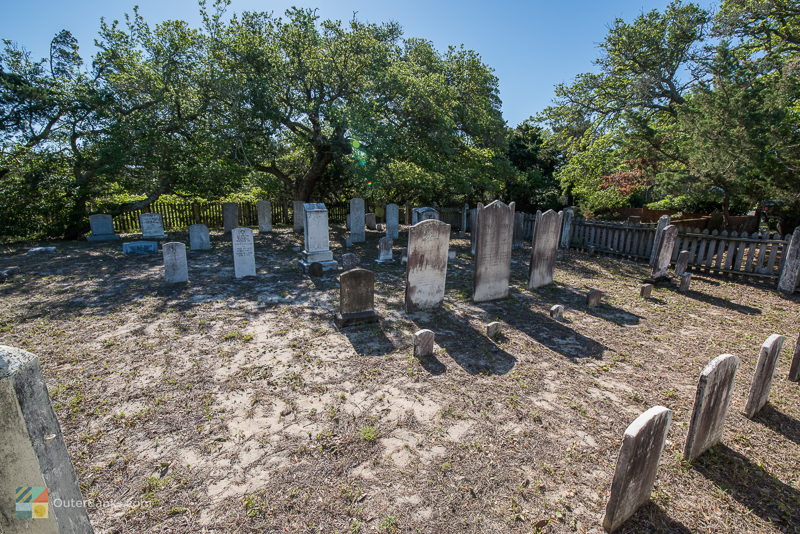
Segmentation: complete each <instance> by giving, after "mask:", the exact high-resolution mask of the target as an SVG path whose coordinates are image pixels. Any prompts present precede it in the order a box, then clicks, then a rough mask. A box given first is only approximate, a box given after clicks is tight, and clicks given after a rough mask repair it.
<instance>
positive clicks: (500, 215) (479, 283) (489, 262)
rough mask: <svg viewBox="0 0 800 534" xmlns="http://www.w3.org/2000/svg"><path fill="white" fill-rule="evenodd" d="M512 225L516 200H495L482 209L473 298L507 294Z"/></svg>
mask: <svg viewBox="0 0 800 534" xmlns="http://www.w3.org/2000/svg"><path fill="white" fill-rule="evenodd" d="M513 226H514V203H513V202H512V203H511V204H508V205H506V204H504V203H503V202H501V201H499V200H495V201H494V202H492V203H491V204H489V205H488V206H486V207H485V208H481V209H480V210H479V212H478V239H477V243H476V246H475V262H474V271H473V281H472V300H473V301H474V302H486V301H489V300H495V299H502V298H505V297H507V296H508V281H509V278H510V276H511V238H512V234H513Z"/></svg>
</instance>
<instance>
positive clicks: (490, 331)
mask: <svg viewBox="0 0 800 534" xmlns="http://www.w3.org/2000/svg"><path fill="white" fill-rule="evenodd" d="M502 328H503V323H501V322H500V321H492V322H491V323H489V324H487V325H486V337H488V338H489V339H494V338H496V337H497V336H498V335H500V333H501V332H502Z"/></svg>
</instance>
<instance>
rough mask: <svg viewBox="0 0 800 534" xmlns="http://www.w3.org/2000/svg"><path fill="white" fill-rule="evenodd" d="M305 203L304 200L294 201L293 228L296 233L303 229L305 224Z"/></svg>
mask: <svg viewBox="0 0 800 534" xmlns="http://www.w3.org/2000/svg"><path fill="white" fill-rule="evenodd" d="M304 205H305V202H303V201H302V200H294V201H292V228H293V229H294V233H296V234H299V233H300V232H302V231H303V225H304V224H305V220H306V218H305V215H303V206H304Z"/></svg>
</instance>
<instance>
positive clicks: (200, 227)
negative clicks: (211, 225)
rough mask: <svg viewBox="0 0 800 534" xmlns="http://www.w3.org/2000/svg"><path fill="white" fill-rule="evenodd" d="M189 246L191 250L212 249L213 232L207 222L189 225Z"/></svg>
mask: <svg viewBox="0 0 800 534" xmlns="http://www.w3.org/2000/svg"><path fill="white" fill-rule="evenodd" d="M189 248H190V249H191V250H211V234H210V233H209V231H208V226H206V225H205V224H193V225H191V226H189Z"/></svg>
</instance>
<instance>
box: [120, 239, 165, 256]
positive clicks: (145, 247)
mask: <svg viewBox="0 0 800 534" xmlns="http://www.w3.org/2000/svg"><path fill="white" fill-rule="evenodd" d="M156 252H158V241H128V242H126V243H123V244H122V253H123V254H155V253H156Z"/></svg>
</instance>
